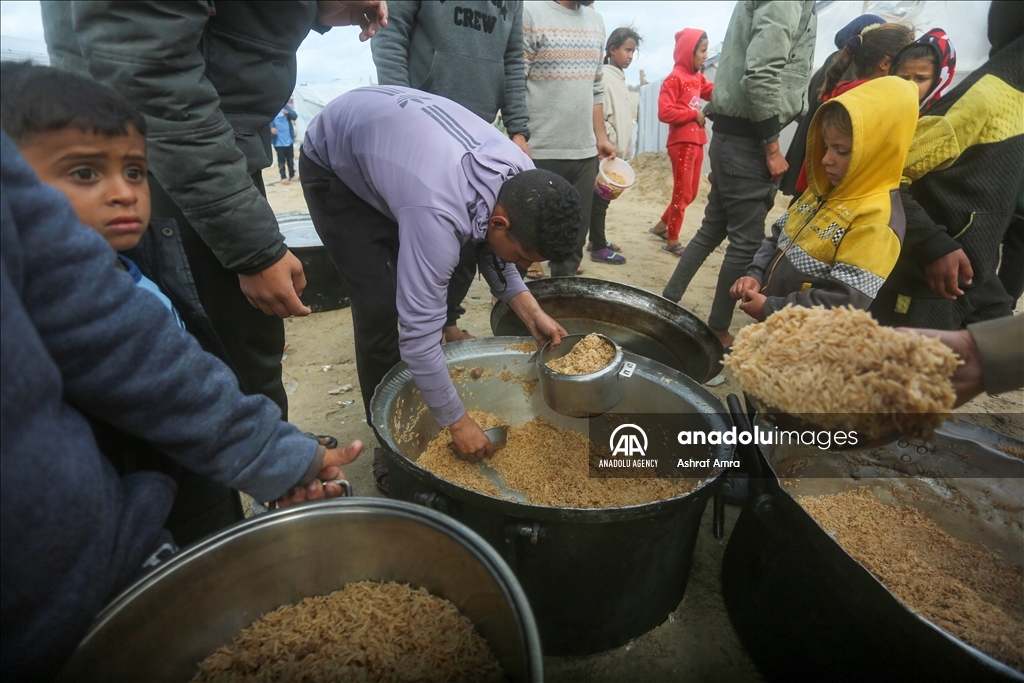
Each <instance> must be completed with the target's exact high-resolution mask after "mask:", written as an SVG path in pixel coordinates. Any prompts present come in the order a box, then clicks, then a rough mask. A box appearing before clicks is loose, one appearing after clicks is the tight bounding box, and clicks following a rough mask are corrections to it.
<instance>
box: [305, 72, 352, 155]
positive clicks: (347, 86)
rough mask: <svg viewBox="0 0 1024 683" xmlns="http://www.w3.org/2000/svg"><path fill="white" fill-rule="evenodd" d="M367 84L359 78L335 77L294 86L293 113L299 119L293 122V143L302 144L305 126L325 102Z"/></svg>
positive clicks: (325, 104) (324, 105)
mask: <svg viewBox="0 0 1024 683" xmlns="http://www.w3.org/2000/svg"><path fill="white" fill-rule="evenodd" d="M365 85H369V84H368V83H364V82H363V81H362V79H359V78H351V77H350V78H336V79H335V80H333V81H331V82H330V83H303V84H302V85H297V86H295V92H294V93H293V94H292V97H294V98H295V113H296V114H298V115H299V119H298V120H297V121H296V122H295V143H296V144H302V138H303V136H305V134H306V126H308V125H309V122H310V121H311V120H312V119H313V117H314V116H316V115H317V114H319V113H320V111H321V110H322V109H323V108H324V107H326V106H327V103H328V102H330V101H331V100H333V99H334V98H335V97H337V96H338V95H341V94H343V93H347V92H348V91H349V90H354V89H356V88H359V87H361V86H365Z"/></svg>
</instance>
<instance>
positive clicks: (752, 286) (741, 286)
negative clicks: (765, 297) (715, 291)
mask: <svg viewBox="0 0 1024 683" xmlns="http://www.w3.org/2000/svg"><path fill="white" fill-rule="evenodd" d="M760 291H761V283H760V282H758V281H757V280H756V279H755V278H752V277H750V276H749V275H745V276H743V277H741V278H740V279H739V280H737V281H736V282H734V283H732V287H730V288H729V296H731V297H732V298H733V299H736V300H737V301H739V300H740V299H742V298H743V295H744V294H746V293H747V292H754V293H760Z"/></svg>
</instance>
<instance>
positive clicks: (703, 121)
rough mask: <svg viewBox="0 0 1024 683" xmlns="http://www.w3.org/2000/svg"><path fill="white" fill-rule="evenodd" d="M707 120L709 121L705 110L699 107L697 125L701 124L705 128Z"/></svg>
mask: <svg viewBox="0 0 1024 683" xmlns="http://www.w3.org/2000/svg"><path fill="white" fill-rule="evenodd" d="M707 122H708V120H707V118H706V117H705V116H704V112H702V111H701V110H699V109H698V110H697V125H698V126H700V127H701V128H703V127H704V126H705V125H707Z"/></svg>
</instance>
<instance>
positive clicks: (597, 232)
mask: <svg viewBox="0 0 1024 683" xmlns="http://www.w3.org/2000/svg"><path fill="white" fill-rule="evenodd" d="M590 194H592V195H593V199H591V201H592V202H593V204H592V205H591V207H590V248H591V249H593V250H594V251H600V250H601V249H604V248H605V247H607V246H608V238H607V237H605V233H604V227H605V226H604V222H605V217H606V216H607V215H608V205H609V204H611V200H608V199H605V198H604V197H598V196H597V195H596V194H594V193H593V192H591V193H590Z"/></svg>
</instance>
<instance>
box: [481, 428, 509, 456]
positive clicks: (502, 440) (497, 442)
mask: <svg viewBox="0 0 1024 683" xmlns="http://www.w3.org/2000/svg"><path fill="white" fill-rule="evenodd" d="M484 436H486V437H487V439H488V440H489V441H490V442H491V445H493V446H494V450H495V451H499V450H501V449H502V448H504V447H505V444H507V443H508V425H499V426H497V427H491V428H490V429H485V430H484Z"/></svg>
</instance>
